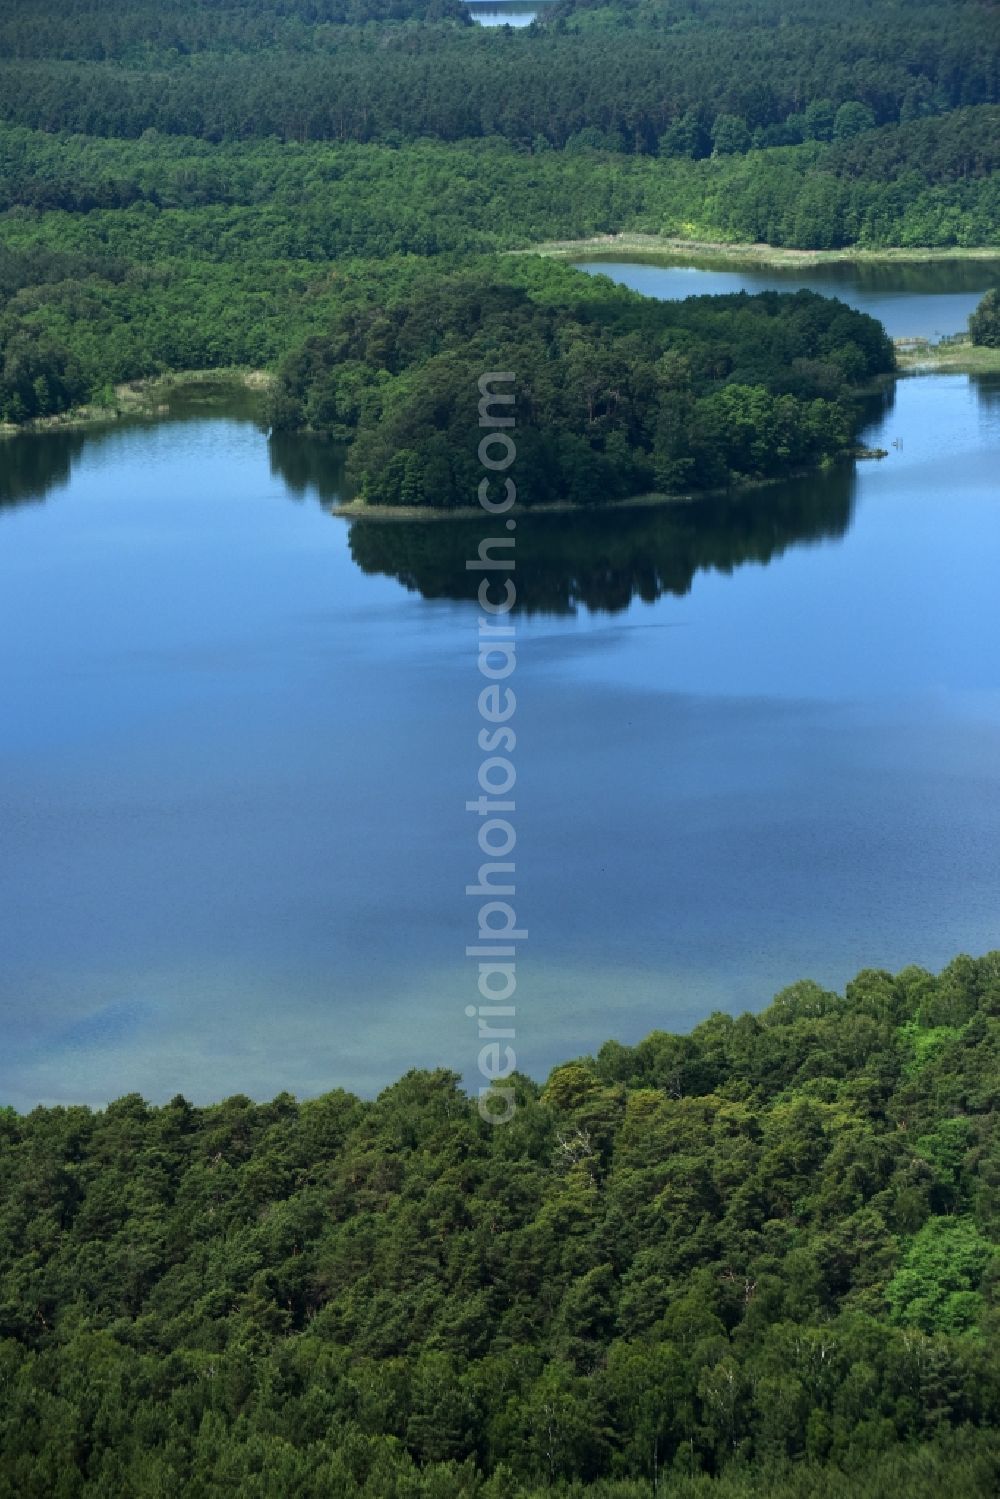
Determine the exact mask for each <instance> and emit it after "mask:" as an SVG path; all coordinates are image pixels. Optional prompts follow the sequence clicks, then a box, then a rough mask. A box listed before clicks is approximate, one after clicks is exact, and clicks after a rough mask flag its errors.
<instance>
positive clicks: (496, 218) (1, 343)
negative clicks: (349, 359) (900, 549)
mask: <svg viewBox="0 0 1000 1499" xmlns="http://www.w3.org/2000/svg"><path fill="white" fill-rule="evenodd" d="M998 40H1000V22H998V9H997V7H996V6H995V5H993V4H989V3H985V0H959V3H948V4H944V3H943V0H918V3H911V4H907V5H906V6H905V7H903V8H898V7H894V6H889V5H886V4H870V3H868V0H849V3H845V4H843V5H840V6H838V7H837V8H836V11H835V12H831V11H830V9H829V7H827V6H825V5H823V4H821V3H820V0H792V3H789V4H785V5H783V6H782V7H781V8H780V11H779V10H777V9H776V8H775V6H773V5H770V4H764V3H761V0H669V3H666V0H655V3H654V0H650V3H646V0H639V3H628V0H615V3H614V4H610V5H590V4H583V3H574V0H560V3H558V4H556V5H553V6H551V7H550V8H549V9H548V10H546V12H545V13H544V16H543V17H541V18H540V19H539V20H537V21H536V22H535V23H534V24H533V25H532V26H530V27H527V28H524V29H523V30H522V31H519V32H517V33H515V32H513V31H512V30H510V29H509V28H502V27H501V28H497V29H493V30H486V29H484V28H481V27H477V26H474V25H470V24H469V19H468V15H467V13H466V11H465V9H464V8H463V7H462V6H461V5H460V4H458V3H457V0H245V3H241V0H231V3H213V4H210V5H208V4H206V5H196V4H193V3H191V0H164V3H153V0H123V3H122V4H116V5H114V6H111V5H109V4H107V3H104V0H10V3H9V4H7V5H5V6H4V8H3V15H2V17H0V420H2V421H6V422H13V423H19V422H23V421H28V420H32V419H35V418H39V417H42V418H45V417H50V416H53V415H57V414H59V413H61V412H64V411H66V410H68V409H70V408H72V407H73V406H76V405H79V404H80V403H81V402H90V403H96V404H98V405H101V404H103V405H105V406H108V407H112V406H113V405H114V394H113V387H114V386H115V385H116V384H119V383H121V382H123V381H128V380H134V379H139V378H143V377H146V376H150V375H155V374H157V373H159V372H162V371H164V370H171V369H183V368H192V367H209V368H217V367H220V366H224V365H233V364H241V365H266V366H269V367H274V366H276V365H277V364H278V363H279V362H280V361H281V360H282V359H283V358H284V357H285V356H287V355H288V354H289V353H290V351H293V350H295V349H299V348H301V347H302V345H303V344H304V341H305V340H306V339H307V338H309V337H310V336H315V337H319V338H330V337H331V336H332V335H331V329H336V328H337V327H339V325H340V321H341V320H342V318H343V316H344V314H345V296H344V293H345V290H346V293H347V295H346V301H347V302H348V303H349V302H350V301H351V299H352V296H353V287H354V284H355V283H356V282H360V283H361V284H368V283H369V282H370V281H371V279H372V277H373V275H374V274H375V272H376V271H378V273H379V275H380V276H381V275H382V274H385V275H386V276H388V277H389V279H390V280H392V279H395V280H399V281H406V280H407V279H408V278H416V277H418V276H419V274H420V272H419V270H418V269H417V268H415V267H412V266H411V265H410V264H409V262H410V261H411V260H413V259H415V258H420V259H421V260H427V259H429V258H433V260H434V264H435V273H437V272H438V271H440V273H441V274H443V275H453V274H454V273H455V272H456V270H457V269H458V268H459V265H460V263H461V262H460V257H461V258H463V259H466V260H467V259H468V257H471V256H473V255H477V256H481V255H494V254H496V253H497V252H502V251H508V250H513V249H519V250H523V249H526V248H529V247H531V246H532V245H535V244H537V243H538V242H540V241H541V240H544V239H549V238H578V237H584V236H588V235H595V234H607V233H613V232H616V231H619V230H635V231H641V232H645V233H652V234H659V235H667V236H677V237H680V238H686V239H699V238H700V239H706V240H719V241H730V242H741V241H766V242H769V243H771V244H775V245H792V246H803V247H810V248H820V249H836V248H842V247H845V246H851V245H860V246H865V247H879V246H885V245H902V246H910V247H912V246H922V245H929V246H936V247H947V246H951V245H953V246H957V247H967V246H975V245H991V244H996V243H997V234H998V229H997V226H998V224H1000V188H998V185H997V182H998V176H997V165H998V163H997V141H998V140H1000V130H998V120H1000V94H998V89H1000V84H998V79H1000V68H998V62H997V59H998V55H1000V49H998ZM390 261H391V266H389V265H388V263H389V262H390ZM393 267H394V268H393ZM373 296H374V300H375V301H376V302H381V300H382V299H383V296H384V292H383V291H382V290H381V289H380V290H378V291H377V292H375V293H373ZM778 315H779V316H781V315H782V314H778ZM789 315H790V316H791V317H792V318H793V320H794V314H789Z"/></svg>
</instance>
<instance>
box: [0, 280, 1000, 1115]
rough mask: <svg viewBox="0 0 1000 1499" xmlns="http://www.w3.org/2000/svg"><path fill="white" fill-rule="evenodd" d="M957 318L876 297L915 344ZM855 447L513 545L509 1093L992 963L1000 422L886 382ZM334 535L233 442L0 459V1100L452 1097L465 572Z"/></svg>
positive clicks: (152, 434) (301, 448)
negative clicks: (905, 970) (926, 330)
mask: <svg viewBox="0 0 1000 1499" xmlns="http://www.w3.org/2000/svg"><path fill="white" fill-rule="evenodd" d="M647 270H649V268H648V267H633V268H631V269H630V271H629V274H632V273H633V272H634V274H636V275H637V276H638V275H644V274H645V273H646V271H647ZM671 274H672V273H671ZM907 274H909V272H907ZM808 279H809V281H810V282H811V283H813V282H814V277H813V274H812V273H810V276H809V278H808ZM693 284H694V285H697V286H698V287H699V288H700V287H701V286H702V285H704V283H703V282H701V281H698V282H696V283H693ZM839 284H840V286H841V290H842V292H843V294H845V295H847V296H849V297H850V298H851V299H856V300H860V298H861V297H862V296H868V295H870V294H871V288H870V286H869V285H868V283H867V281H865V282H864V284H862V283H861V282H859V283H857V284H853V285H852V284H851V283H850V282H849V281H845V280H841V282H840V283H839ZM966 294H967V293H966V291H965V290H964V289H961V288H960V290H959V291H958V292H948V291H939V292H935V291H927V290H923V291H921V290H919V289H917V290H915V291H913V293H912V296H913V300H912V301H911V302H910V304H909V305H906V297H905V296H897V295H896V294H895V293H894V292H893V291H892V289H891V287H889V286H883V287H882V290H881V295H882V297H883V298H884V299H886V301H887V302H889V301H891V302H892V305H893V307H894V308H895V311H894V314H893V315H894V316H897V315H898V317H899V318H900V319H901V321H902V322H905V323H906V325H907V327H908V331H909V332H912V333H919V332H920V331H921V328H922V327H926V326H927V325H928V321H930V322H933V321H935V319H940V317H942V316H943V315H944V313H945V309H944V308H943V307H940V310H935V311H934V312H933V314H932V316H931V317H930V319H929V320H928V318H927V308H926V298H927V297H943V298H944V297H952V296H965V295H966ZM938 306H939V304H935V309H937V308H938ZM914 325H916V326H914ZM865 440H866V441H868V442H869V443H872V444H879V445H881V446H883V447H886V448H888V449H889V456H888V457H887V458H886V459H884V460H882V461H881V462H868V463H862V464H859V465H857V467H856V469H850V468H845V469H843V470H841V471H837V472H834V473H829V474H825V475H822V476H817V477H816V478H814V479H811V480H809V481H800V482H797V483H794V484H786V485H781V486H775V487H774V488H773V489H769V490H766V491H759V492H757V493H756V494H754V495H753V496H746V497H743V498H739V497H731V498H728V499H713V500H710V501H704V502H700V503H698V504H692V505H678V506H672V507H669V508H663V509H656V510H649V509H634V510H632V511H629V512H621V513H616V514H614V515H608V514H592V515H586V516H584V515H569V516H538V517H535V518H534V519H531V518H530V517H528V518H524V517H522V519H521V521H520V522H519V529H518V554H517V557H518V561H517V566H518V573H517V577H518V585H519V589H520V590H521V595H522V598H523V601H524V605H525V607H524V609H523V611H522V612H521V614H520V615H519V618H518V627H517V628H518V652H519V660H518V667H517V672H516V677H515V683H516V691H517V697H518V709H517V723H518V735H519V740H518V750H517V759H518V766H519V784H518V788H517V800H518V808H517V827H518V834H519V842H518V849H517V859H518V899H517V904H518V912H519V916H520V918H521V920H522V923H523V925H524V926H525V927H527V928H528V931H529V937H528V939H527V941H526V943H525V944H524V947H523V951H522V956H521V959H520V962H519V970H518V971H519V989H518V996H517V997H518V1000H519V1002H520V1013H519V1018H518V1038H517V1048H518V1055H519V1060H520V1063H521V1065H522V1066H523V1067H524V1069H525V1070H527V1071H529V1072H531V1073H532V1074H533V1075H536V1076H542V1075H544V1073H545V1071H546V1070H547V1069H548V1067H549V1066H550V1065H552V1064H553V1063H554V1062H556V1061H558V1060H560V1059H565V1058H567V1057H571V1056H573V1055H577V1054H580V1053H583V1052H586V1051H590V1050H592V1049H594V1048H595V1047H597V1046H599V1045H600V1043H601V1042H602V1041H603V1040H605V1039H606V1038H608V1037H612V1036H614V1037H617V1038H619V1039H621V1040H624V1041H635V1040H637V1039H638V1038H640V1037H641V1036H642V1035H644V1034H646V1033H647V1032H648V1031H649V1030H651V1029H653V1028H654V1027H661V1028H667V1029H674V1028H684V1027H687V1026H689V1025H690V1024H692V1023H693V1022H695V1021H696V1020H698V1019H699V1018H701V1017H703V1016H704V1015H706V1014H707V1013H709V1012H710V1011H711V1010H712V1009H713V1008H721V1009H726V1010H732V1011H738V1010H740V1009H742V1008H744V1007H760V1006H761V1005H763V1004H765V1003H766V1002H767V1001H768V1000H769V998H770V997H771V995H772V994H773V993H774V992H775V991H776V990H777V989H779V988H781V987H782V986H783V985H784V984H786V983H789V982H791V981H793V980H795V979H798V978H800V977H804V976H811V977H813V978H816V979H817V980H819V981H820V982H822V983H824V984H828V985H831V986H840V985H842V984H843V983H844V981H845V980H846V979H848V978H849V977H850V976H851V975H852V974H853V973H854V972H855V971H856V970H857V969H859V968H860V967H862V966H864V965H866V964H870V965H880V966H887V967H889V968H896V967H899V966H903V965H905V964H907V963H910V962H918V963H923V964H925V965H928V966H931V967H938V966H940V965H942V964H943V963H945V962H947V961H948V959H949V958H950V957H952V956H953V955H954V954H955V953H956V952H958V951H960V950H962V949H965V950H967V951H970V952H982V951H985V950H987V949H989V948H990V947H992V946H995V945H997V943H998V928H1000V865H998V860H997V857H996V849H997V846H998V835H1000V661H998V655H997V650H996V646H995V642H996V640H997V638H998V627H1000V605H998V602H997V588H996V579H997V576H998V573H1000V503H998V498H997V492H996V473H997V462H998V457H1000V382H998V381H996V380H993V379H986V378H981V379H975V380H973V379H967V378H966V377H964V376H929V377H921V378H910V379H905V380H902V381H900V382H898V384H897V386H896V388H895V394H894V399H891V400H888V401H887V403H886V406H885V408H884V409H882V410H880V411H879V412H878V413H877V414H876V415H875V417H874V419H873V422H872V425H871V427H870V429H869V430H868V431H867V433H866V434H865ZM337 492H338V472H337V466H336V462H335V458H334V456H333V455H332V454H331V452H330V450H329V449H325V448H322V447H321V446H319V445H316V444H310V443H309V442H308V441H306V440H304V439H303V440H299V439H295V440H289V439H285V440H283V441H282V442H280V443H279V442H271V443H270V444H269V443H268V441H267V439H266V437H265V435H264V433H263V432H262V431H261V430H260V429H259V428H258V427H257V426H256V425H255V423H254V422H253V421H252V420H251V419H250V417H249V414H248V413H247V412H241V411H235V412H233V413H231V414H229V415H226V416H225V417H223V416H220V415H219V414H217V413H215V412H214V411H213V410H212V409H211V408H210V407H208V408H204V409H202V408H199V407H198V406H191V407H187V408H180V409H178V411H177V412H176V414H175V419H173V420H167V421H163V422H160V423H155V424H136V425H134V426H128V427H126V426H122V427H118V428H114V429H111V430H109V431H105V432H91V433H87V434H86V435H84V434H82V433H80V432H77V433H72V432H64V433H60V434H50V435H46V436H32V437H27V436H25V437H21V438H18V439H16V440H15V441H14V442H12V443H9V444H7V445H6V446H5V447H3V448H0V687H2V693H3V701H4V703H5V707H6V712H5V716H4V721H3V727H2V730H0V772H2V773H0V817H2V823H3V828H4V838H3V842H2V845H0V899H2V902H3V909H4V924H3V962H2V965H0V1018H2V1026H3V1035H4V1046H3V1050H2V1054H0V1100H4V1101H8V1102H10V1103H13V1104H14V1105H16V1106H17V1107H22V1108H27V1107H30V1106H32V1105H33V1104H35V1103H37V1102H39V1101H48V1102H53V1101H83V1102H90V1103H100V1102H102V1101H104V1100H106V1099H108V1098H109V1097H112V1096H115V1095H118V1094H120V1093H123V1092H125V1091H128V1090H133V1089H135V1090H138V1091H141V1092H143V1093H144V1094H146V1095H147V1096H148V1097H150V1098H152V1099H157V1100H159V1099H163V1098H166V1097H169V1096H171V1095H172V1094H174V1093H176V1092H178V1091H181V1092H184V1093H185V1094H187V1095H188V1096H189V1097H191V1098H193V1099H195V1100H197V1101H204V1100H209V1099H213V1098H218V1097H220V1096H221V1095H223V1094H225V1093H227V1092H232V1091H235V1090H241V1091H245V1092H248V1093H250V1094H252V1095H254V1096H256V1097H261V1098H263V1097H270V1096H273V1095H274V1094H275V1093H276V1092H278V1091H279V1090H281V1089H284V1088H287V1089H289V1090H291V1091H293V1092H297V1093H299V1094H303V1095H304V1094H309V1093H315V1092H318V1091H321V1090H324V1089H327V1088H330V1087H333V1086H336V1085H343V1086H346V1087H350V1088H352V1089H354V1090H357V1091H362V1092H371V1091H374V1090H376V1089H378V1088H379V1087H380V1086H382V1085H384V1084H385V1083H387V1082H389V1081H391V1080H392V1079H393V1078H395V1077H396V1076H398V1075H399V1074H400V1073H401V1072H403V1071H404V1070H405V1069H407V1068H408V1067H414V1066H420V1067H433V1066H438V1065H446V1066H450V1067H454V1068H455V1069H456V1070H458V1071H460V1072H462V1073H463V1074H464V1075H465V1076H467V1077H468V1078H469V1079H470V1081H471V1080H472V1077H473V1073H474V1068H475V1058H476V1053H477V1050H478V1045H477V1042H476V1037H475V1031H474V1025H473V1022H472V1021H470V1020H468V1019H467V1018H466V1014H465V1007H466V1005H467V1004H469V1003H470V1002H472V1001H473V1000H474V999H475V994H476V991H475V973H474V971H473V969H472V965H471V964H470V963H469V962H468V961H467V960H466V959H465V957H464V949H465V946H466V944H467V943H468V942H470V941H472V940H474V929H473V917H474V912H475V909H476V906H475V902H474V901H472V900H471V899H469V898H468V897H466V896H465V895H464V894H463V890H464V887H465V885H466V884H467V883H469V882H470V881H471V880H473V879H474V878H475V872H476V868H477V865H478V863H479V855H478V849H477V845H476V838H475V828H474V826H473V821H474V819H473V818H471V817H470V816H469V814H468V813H467V812H466V811H465V810H464V804H465V802H466V800H467V799H469V798H470V797H473V796H475V795H477V794H478V788H477V786H476V771H477V768H478V765H479V761H480V759H481V755H480V752H479V750H478V749H477V746H476V743H475V734H476V730H477V727H478V718H477V707H476V700H477V693H478V690H479V686H480V679H479V676H478V672H477V670H476V657H475V649H476V629H477V618H478V611H477V610H476V608H475V607H474V605H473V604H472V602H471V600H470V598H469V584H468V574H467V573H466V571H465V567H464V559H465V557H466V556H468V555H469V548H470V546H474V545H475V542H476V540H477V538H478V537H479V536H480V535H482V534H483V532H482V530H481V528H479V527H472V528H471V530H470V528H469V525H468V523H465V524H463V523H461V522H449V521H441V520H437V521H415V522H405V523H398V524H393V523H387V522H379V521H357V522H354V523H348V522H346V521H344V520H342V519H338V518H336V517H334V516H332V515H331V514H330V513H329V506H330V503H331V501H332V499H333V498H334V497H335V496H336V494H337Z"/></svg>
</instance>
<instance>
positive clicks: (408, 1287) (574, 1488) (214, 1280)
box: [0, 953, 1000, 1499]
mask: <svg viewBox="0 0 1000 1499" xmlns="http://www.w3.org/2000/svg"><path fill="white" fill-rule="evenodd" d="M516 1086H517V1091H518V1096H519V1107H518V1110H517V1113H516V1114H515V1116H514V1119H513V1121H512V1122H510V1123H509V1124H506V1125H504V1127H503V1128H495V1127H491V1126H489V1125H488V1124H486V1123H485V1122H484V1120H483V1119H482V1118H481V1117H480V1114H479V1112H478V1110H477V1108H476V1106H475V1104H474V1103H473V1102H472V1101H471V1100H470V1099H469V1098H468V1097H467V1095H466V1094H465V1093H464V1092H463V1091H462V1089H461V1088H460V1086H459V1082H458V1079H457V1078H456V1076H455V1075H453V1074H451V1073H445V1072H411V1073H409V1074H407V1076H405V1077H404V1078H402V1079H401V1080H400V1081H399V1082H398V1083H396V1084H395V1085H393V1086H392V1087H389V1088H387V1089H386V1090H385V1091H384V1092H383V1093H381V1094H380V1095H379V1097H378V1098H376V1099H374V1100H372V1101H367V1102H366V1101H362V1100H361V1099H358V1098H356V1097H353V1096H352V1095H351V1094H349V1093H346V1092H334V1093H329V1094H326V1095H325V1096H322V1097H318V1098H314V1099H311V1100H309V1101H307V1102H302V1103H299V1102H296V1100H295V1099H294V1098H292V1097H290V1096H289V1095H287V1094H282V1095H280V1096H278V1097H277V1098H275V1099H274V1100H273V1102H271V1103H267V1104H255V1103H252V1102H251V1101H250V1099H248V1098H245V1097H235V1098H230V1099H227V1100H226V1101H225V1102H223V1103H219V1104H214V1105H212V1106H209V1107H205V1108H198V1107H194V1106H193V1105H192V1104H191V1103H189V1102H188V1101H186V1100H185V1099H184V1098H182V1097H176V1098H174V1099H172V1100H171V1101H170V1102H169V1103H168V1104H166V1105H164V1106H163V1107H158V1108H156V1107H151V1106H149V1105H148V1104H147V1103H145V1102H144V1101H143V1100H142V1099H141V1098H139V1097H138V1096H135V1095H132V1096H129V1097H125V1098H122V1099H119V1100H118V1101H117V1102H116V1103H113V1104H111V1105H109V1107H107V1108H106V1109H104V1110H103V1111H99V1112H91V1111H90V1110H88V1109H85V1108H78V1107H50V1108H38V1109H36V1110H34V1111H33V1112H32V1113H30V1114H28V1115H25V1116H21V1115H17V1114H15V1113H14V1112H13V1111H12V1110H10V1109H7V1110H0V1454H2V1455H0V1495H3V1496H5V1499H6V1496H9V1499H51V1496H52V1495H60V1496H64V1499H72V1496H77V1495H79V1496H81V1499H83V1496H99V1495H100V1496H104V1495H108V1496H110V1495H116V1496H117V1495H120V1494H128V1495H130V1496H134V1499H153V1496H157V1499H160V1496H164V1499H165V1496H167V1495H171V1494H177V1493H184V1494H191V1495H212V1494H221V1493H238V1494H240V1495H242V1496H246V1499H288V1496H290V1495H296V1496H300V1499H311V1496H316V1499H331V1496H345V1499H349V1496H354V1495H358V1496H361V1495H364V1496H369V1499H461V1496H467V1499H528V1496H534V1495H541V1494H543V1493H545V1494H563V1495H566V1496H569V1495H578V1496H584V1495H586V1496H588V1499H590V1496H593V1499H640V1496H643V1499H644V1496H647V1495H649V1494H652V1493H660V1494H670V1495H675V1496H680V1499H715V1496H718V1499H750V1496H754V1499H758V1496H760V1495H764V1494H766V1495H768V1496H770V1499H884V1496H885V1495H893V1496H895V1495H906V1496H907V1499H941V1496H942V1495H944V1496H947V1499H966V1496H968V1499H974V1496H976V1499H983V1496H986V1495H991V1494H994V1493H996V1492H997V1489H998V1486H1000V1436H998V1434H997V1423H998V1419H1000V1360H998V1356H997V1335H998V1332H1000V1320H998V1318H1000V1311H998V1300H997V1297H998V1286H1000V1254H998V1249H997V1243H998V1239H1000V1133H998V1127H997V1121H998V1119H1000V1111H998V1108H1000V954H997V953H992V954H990V955H988V956H987V957H984V958H981V959H972V958H969V957H961V958H958V959H956V960H955V961H954V962H953V963H951V964H950V965H949V967H948V968H946V969H945V970H944V972H943V973H941V974H939V975H937V976H934V975H932V974H930V973H928V972H925V971H924V970H922V969H919V968H908V969H906V970H904V971H903V972H902V973H899V974H896V975H892V974H890V973H887V972H882V971H874V970H868V971H866V972H863V973H861V974H859V975H858V977H857V978H856V979H855V980H854V981H853V982H852V983H851V984H849V985H848V986H847V990H846V993H845V994H844V995H838V994H835V993H832V992H828V991H826V990H824V989H822V988H821V987H819V986H817V985H816V984H813V983H808V982H803V983H799V984H796V985H794V986H793V987H792V988H790V989H787V990H785V991H784V992H783V993H782V994H779V995H778V997H777V998H776V999H775V1000H774V1001H773V1003H772V1004H771V1005H770V1006H769V1007H768V1008H765V1009H763V1010H762V1011H761V1012H760V1013H759V1014H744V1015H741V1016H739V1017H735V1018H734V1017H733V1016H731V1015H728V1014H714V1015H712V1016H711V1017H710V1018H709V1019H707V1020H706V1021H704V1022H703V1023H702V1024H700V1025H698V1026H697V1027H696V1028H695V1029H694V1030H693V1031H692V1032H691V1033H690V1034H689V1035H670V1034H667V1033H654V1034H653V1035H651V1036H649V1037H647V1039H646V1040H644V1041H642V1042H641V1043H640V1044H639V1045H637V1046H634V1047H629V1046H623V1045H621V1044H619V1043H617V1042H608V1043H607V1044H606V1045H605V1046H603V1047H602V1048H601V1050H600V1051H599V1053H598V1054H597V1056H596V1057H584V1058H582V1059H580V1060H577V1061H571V1062H567V1063H565V1064H564V1065H562V1066H558V1067H556V1068H555V1070H554V1071H553V1072H552V1073H551V1074H550V1076H549V1078H548V1080H547V1081H546V1082H545V1083H544V1084H543V1085H536V1084H535V1083H533V1082H531V1081H530V1080H529V1079H528V1078H526V1077H520V1078H519V1079H517V1080H516Z"/></svg>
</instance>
